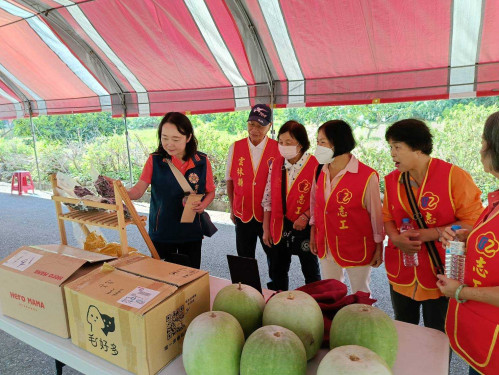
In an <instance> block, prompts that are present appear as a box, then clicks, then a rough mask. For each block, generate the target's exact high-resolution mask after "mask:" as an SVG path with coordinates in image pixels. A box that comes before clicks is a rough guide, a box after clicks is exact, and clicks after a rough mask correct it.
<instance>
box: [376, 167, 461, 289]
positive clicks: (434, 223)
mask: <svg viewBox="0 0 499 375" xmlns="http://www.w3.org/2000/svg"><path fill="white" fill-rule="evenodd" d="M452 168H453V165H452V164H450V163H447V162H445V161H443V160H440V159H435V158H431V159H430V163H429V165H428V170H427V171H426V176H425V178H424V180H423V183H422V185H421V187H420V188H419V191H418V192H417V193H415V194H414V195H415V198H416V200H417V203H418V208H419V211H420V212H421V215H422V216H423V219H424V221H425V222H426V225H427V226H428V228H435V227H443V226H447V225H450V224H452V223H454V222H455V221H456V220H457V218H456V217H455V212H456V210H455V207H454V202H453V201H452V197H451V194H450V191H451V190H450V185H451V181H450V178H451V171H452ZM385 199H387V200H388V205H389V207H390V211H391V214H392V217H393V219H394V221H395V224H396V226H397V228H400V226H401V225H402V219H403V218H410V219H411V222H412V224H413V226H414V228H416V229H417V228H418V225H417V223H416V221H415V220H414V218H413V214H412V211H411V207H410V206H409V204H408V199H407V194H406V190H405V187H404V184H403V183H402V174H401V173H400V172H399V171H398V170H395V171H393V172H391V173H390V174H389V175H387V176H386V177H385ZM435 246H436V248H437V250H438V254H439V256H440V259H441V260H442V263H443V264H444V263H445V260H444V259H445V250H444V249H443V247H442V244H441V243H440V242H438V241H435ZM418 261H419V265H418V266H417V267H405V266H404V264H403V260H402V252H401V251H400V250H399V249H398V248H396V247H395V246H394V245H393V243H392V242H391V241H390V240H388V245H387V246H386V248H385V267H386V273H387V275H388V279H389V280H390V282H391V283H393V284H396V285H412V284H413V283H414V282H415V281H418V283H419V285H421V286H422V287H423V288H424V289H428V290H437V289H438V288H437V285H436V282H437V276H436V275H437V271H436V268H435V265H434V264H433V263H432V262H431V259H430V254H429V253H428V248H427V247H426V245H425V244H423V245H421V250H420V251H419V252H418Z"/></svg>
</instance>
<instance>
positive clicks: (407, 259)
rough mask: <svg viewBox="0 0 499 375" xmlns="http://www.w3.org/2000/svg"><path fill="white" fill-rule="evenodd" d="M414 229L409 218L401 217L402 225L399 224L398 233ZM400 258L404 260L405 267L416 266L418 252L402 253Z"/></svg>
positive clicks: (417, 263)
mask: <svg viewBox="0 0 499 375" xmlns="http://www.w3.org/2000/svg"><path fill="white" fill-rule="evenodd" d="M411 229H414V227H413V226H412V223H411V219H409V218H408V217H405V218H403V219H402V225H401V226H400V233H404V232H405V231H408V230H411ZM402 260H403V261H404V266H406V267H417V266H418V265H419V261H418V253H414V254H407V253H404V252H403V253H402Z"/></svg>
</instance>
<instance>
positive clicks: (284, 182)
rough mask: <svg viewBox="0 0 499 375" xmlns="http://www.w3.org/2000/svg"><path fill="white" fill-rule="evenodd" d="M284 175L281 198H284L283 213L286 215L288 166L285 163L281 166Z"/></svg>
mask: <svg viewBox="0 0 499 375" xmlns="http://www.w3.org/2000/svg"><path fill="white" fill-rule="evenodd" d="M281 170H282V177H281V199H282V214H283V216H286V168H285V167H284V163H283V164H282V167H281Z"/></svg>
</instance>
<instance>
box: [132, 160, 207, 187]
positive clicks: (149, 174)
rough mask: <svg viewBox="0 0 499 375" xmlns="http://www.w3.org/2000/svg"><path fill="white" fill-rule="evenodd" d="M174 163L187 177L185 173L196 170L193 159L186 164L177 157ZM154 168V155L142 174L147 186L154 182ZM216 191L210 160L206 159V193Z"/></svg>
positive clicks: (147, 162) (141, 177)
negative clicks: (192, 169)
mask: <svg viewBox="0 0 499 375" xmlns="http://www.w3.org/2000/svg"><path fill="white" fill-rule="evenodd" d="M172 163H173V165H174V166H175V167H177V169H178V170H179V171H180V172H181V173H182V174H183V175H185V172H187V170H189V169H191V168H194V162H193V161H192V159H189V160H188V161H186V162H184V161H182V160H180V159H178V158H176V157H175V156H172ZM152 168H153V164H152V155H149V158H148V159H147V161H146V164H145V165H144V169H143V170H142V174H141V175H140V179H141V180H142V181H144V182H145V183H147V184H150V183H151V180H152ZM214 190H215V181H214V179H213V170H212V168H211V163H210V160H209V159H208V158H206V192H207V193H211V192H212V191H214Z"/></svg>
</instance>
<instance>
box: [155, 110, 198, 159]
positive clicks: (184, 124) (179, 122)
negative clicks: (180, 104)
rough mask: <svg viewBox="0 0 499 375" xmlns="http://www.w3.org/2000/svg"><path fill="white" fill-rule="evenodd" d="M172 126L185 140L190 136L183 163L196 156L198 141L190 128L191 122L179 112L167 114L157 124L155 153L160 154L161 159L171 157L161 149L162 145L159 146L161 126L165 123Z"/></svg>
mask: <svg viewBox="0 0 499 375" xmlns="http://www.w3.org/2000/svg"><path fill="white" fill-rule="evenodd" d="M167 122H168V123H170V124H173V125H175V126H176V127H177V130H178V132H179V133H180V134H182V135H185V136H186V137H187V138H189V136H190V135H192V137H191V139H190V140H189V142H187V145H186V146H185V156H184V158H183V159H184V161H187V160H189V159H190V158H192V157H193V156H194V154H196V152H197V150H198V140H197V139H196V137H195V136H194V128H193V127H192V123H191V120H189V118H188V117H187V116H186V115H184V114H183V113H180V112H168V113H167V114H166V115H165V116H164V117H163V118H162V119H161V122H160V123H159V126H158V142H159V145H158V148H157V149H156V151H155V152H156V153H158V154H161V155H162V156H163V157H166V158H169V159H171V156H170V155H169V154H168V152H166V150H165V149H164V148H163V145H162V144H161V130H162V128H163V125H164V124H166V123H167Z"/></svg>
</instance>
